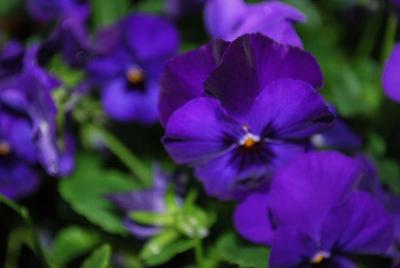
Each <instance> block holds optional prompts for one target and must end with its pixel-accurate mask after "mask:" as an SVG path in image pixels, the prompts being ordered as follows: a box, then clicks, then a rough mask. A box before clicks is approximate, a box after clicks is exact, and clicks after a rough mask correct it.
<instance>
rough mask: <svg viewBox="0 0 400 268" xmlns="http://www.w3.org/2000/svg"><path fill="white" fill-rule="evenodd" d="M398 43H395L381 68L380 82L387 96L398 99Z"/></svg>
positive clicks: (399, 63)
mask: <svg viewBox="0 0 400 268" xmlns="http://www.w3.org/2000/svg"><path fill="white" fill-rule="evenodd" d="M399 73H400V44H399V45H397V46H396V47H395V48H394V50H393V52H392V54H391V55H390V57H389V59H388V60H387V62H386V64H385V68H384V70H383V76H382V83H383V88H384V90H385V93H386V95H387V96H389V97H390V98H392V99H393V100H395V101H400V75H399Z"/></svg>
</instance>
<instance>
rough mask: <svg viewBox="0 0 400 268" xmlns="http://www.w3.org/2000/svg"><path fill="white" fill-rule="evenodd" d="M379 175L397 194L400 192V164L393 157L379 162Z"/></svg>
mask: <svg viewBox="0 0 400 268" xmlns="http://www.w3.org/2000/svg"><path fill="white" fill-rule="evenodd" d="M378 167H379V175H380V178H381V180H382V182H383V183H384V184H386V185H387V186H389V188H390V190H391V191H392V192H393V193H395V194H400V165H399V163H398V162H396V161H394V160H391V159H384V160H381V161H379V162H378Z"/></svg>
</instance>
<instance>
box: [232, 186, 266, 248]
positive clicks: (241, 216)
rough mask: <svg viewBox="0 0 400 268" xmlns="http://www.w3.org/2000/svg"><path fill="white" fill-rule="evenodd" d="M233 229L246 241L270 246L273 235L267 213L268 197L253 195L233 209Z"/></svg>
mask: <svg viewBox="0 0 400 268" xmlns="http://www.w3.org/2000/svg"><path fill="white" fill-rule="evenodd" d="M234 223H235V228H236V230H237V231H238V232H239V234H240V235H242V236H243V237H244V238H246V239H247V240H249V241H251V242H253V243H258V244H264V245H270V244H271V241H272V237H273V233H274V230H273V229H274V226H273V223H272V222H271V219H270V215H269V211H268V195H266V194H265V193H254V194H251V195H249V196H248V197H247V198H246V199H245V200H243V201H242V202H241V203H239V205H237V206H236V208H235V214H234Z"/></svg>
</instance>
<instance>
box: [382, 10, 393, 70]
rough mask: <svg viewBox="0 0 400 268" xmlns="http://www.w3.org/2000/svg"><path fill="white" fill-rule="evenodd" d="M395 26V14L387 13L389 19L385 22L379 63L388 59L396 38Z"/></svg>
mask: <svg viewBox="0 0 400 268" xmlns="http://www.w3.org/2000/svg"><path fill="white" fill-rule="evenodd" d="M396 26H397V17H396V14H395V12H393V11H391V12H390V13H389V17H388V20H387V25H386V31H385V36H384V40H383V42H384V43H383V47H382V54H381V62H382V63H383V64H384V63H385V62H386V59H387V58H388V57H389V55H390V53H391V51H392V49H393V47H394V44H395V38H396Z"/></svg>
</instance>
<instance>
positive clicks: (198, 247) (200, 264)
mask: <svg viewBox="0 0 400 268" xmlns="http://www.w3.org/2000/svg"><path fill="white" fill-rule="evenodd" d="M194 254H195V256H196V266H197V268H205V267H204V253H203V244H202V243H201V239H200V238H199V237H196V238H195V246H194Z"/></svg>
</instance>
